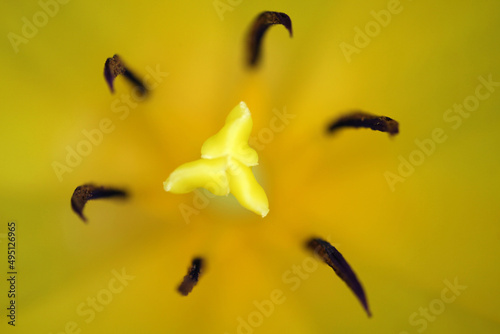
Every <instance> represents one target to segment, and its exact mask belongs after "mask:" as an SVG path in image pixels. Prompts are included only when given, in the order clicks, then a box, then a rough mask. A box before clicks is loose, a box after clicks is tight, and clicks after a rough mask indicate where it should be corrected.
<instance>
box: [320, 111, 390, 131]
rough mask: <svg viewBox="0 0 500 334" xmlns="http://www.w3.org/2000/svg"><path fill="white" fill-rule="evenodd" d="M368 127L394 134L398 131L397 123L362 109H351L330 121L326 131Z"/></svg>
mask: <svg viewBox="0 0 500 334" xmlns="http://www.w3.org/2000/svg"><path fill="white" fill-rule="evenodd" d="M345 127H350V128H369V129H372V130H376V131H382V132H387V133H389V135H391V136H394V135H396V134H398V133H399V123H398V122H397V121H395V120H393V119H392V118H389V117H386V116H375V115H371V114H369V113H366V112H364V111H353V112H351V113H350V114H347V115H344V116H342V117H340V118H339V119H337V120H335V121H334V122H332V123H331V124H330V125H329V126H328V129H327V131H328V132H329V133H333V132H336V131H337V130H338V129H340V128H345Z"/></svg>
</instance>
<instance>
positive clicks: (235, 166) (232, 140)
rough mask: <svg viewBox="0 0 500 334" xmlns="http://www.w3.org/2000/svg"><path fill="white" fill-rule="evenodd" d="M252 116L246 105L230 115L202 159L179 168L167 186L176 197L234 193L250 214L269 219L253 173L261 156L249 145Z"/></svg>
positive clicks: (263, 196)
mask: <svg viewBox="0 0 500 334" xmlns="http://www.w3.org/2000/svg"><path fill="white" fill-rule="evenodd" d="M252 125H253V121H252V115H251V114H250V110H249V109H248V107H247V105H246V104H245V102H240V103H239V104H238V105H237V106H236V107H234V109H233V110H232V111H231V112H230V113H229V115H228V116H227V118H226V123H225V124H224V126H223V127H222V129H221V130H220V131H219V132H218V133H216V134H215V135H213V136H212V137H210V138H208V139H207V140H206V141H205V142H204V143H203V146H202V147H201V159H199V160H196V161H191V162H188V163H185V164H182V165H181V166H179V167H177V168H176V169H175V170H174V171H173V172H172V173H171V174H170V176H169V177H168V178H167V180H166V181H165V182H164V183H163V187H164V189H165V191H169V192H172V193H174V194H183V193H188V192H191V191H193V190H195V189H197V188H205V189H207V190H208V191H210V192H212V193H213V194H214V195H217V196H226V195H228V194H229V193H232V194H233V195H234V197H236V199H237V200H238V202H239V203H240V204H241V205H242V206H243V207H245V208H247V209H248V210H250V211H252V212H255V213H256V214H258V215H261V216H262V217H265V216H266V215H267V213H268V212H269V202H268V200H267V196H266V193H265V192H264V189H262V187H261V186H260V185H259V183H258V182H257V180H256V179H255V176H254V175H253V173H252V169H251V167H252V166H256V165H258V160H259V157H258V155H257V152H256V151H255V150H254V149H253V148H251V147H250V146H249V145H248V139H249V137H250V133H251V131H252Z"/></svg>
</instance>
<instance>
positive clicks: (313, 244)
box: [306, 238, 371, 317]
mask: <svg viewBox="0 0 500 334" xmlns="http://www.w3.org/2000/svg"><path fill="white" fill-rule="evenodd" d="M306 246H307V248H309V249H310V250H312V251H313V252H314V253H315V254H316V255H317V256H319V257H320V258H321V259H322V260H323V261H324V262H325V263H326V264H327V265H329V266H330V267H331V268H332V269H333V270H334V271H335V273H336V274H337V276H338V277H340V279H341V280H343V281H344V282H345V283H346V284H347V286H348V287H349V288H350V289H351V291H352V292H354V294H355V295H356V297H357V298H358V300H359V301H360V302H361V304H362V305H363V308H364V309H365V311H366V313H367V314H368V316H369V317H371V312H370V309H369V308H368V301H367V300H366V296H365V291H364V290H363V287H362V286H361V282H360V281H359V280H358V278H357V277H356V274H355V273H354V271H353V270H352V269H351V266H349V263H347V261H346V260H345V259H344V257H343V256H342V254H340V252H339V251H338V250H337V249H336V248H335V247H333V246H332V245H330V243H328V242H327V241H325V240H323V239H320V238H312V239H310V240H309V241H308V242H307V243H306Z"/></svg>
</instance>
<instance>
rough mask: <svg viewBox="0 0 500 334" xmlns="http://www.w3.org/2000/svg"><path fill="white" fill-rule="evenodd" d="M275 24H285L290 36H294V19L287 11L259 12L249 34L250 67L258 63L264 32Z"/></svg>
mask: <svg viewBox="0 0 500 334" xmlns="http://www.w3.org/2000/svg"><path fill="white" fill-rule="evenodd" d="M274 24H281V25H283V26H284V27H285V28H286V29H287V30H288V32H289V33H290V37H292V36H293V31H292V20H291V19H290V17H289V16H288V15H286V14H285V13H279V12H262V13H261V14H259V16H257V18H256V19H255V20H254V22H253V24H252V27H251V29H250V33H249V35H248V41H247V43H248V44H247V48H248V50H247V52H248V65H249V66H250V67H254V66H256V65H257V64H258V62H259V59H260V49H261V44H262V38H263V37H264V33H265V32H266V31H267V29H268V28H269V27H270V26H272V25H274Z"/></svg>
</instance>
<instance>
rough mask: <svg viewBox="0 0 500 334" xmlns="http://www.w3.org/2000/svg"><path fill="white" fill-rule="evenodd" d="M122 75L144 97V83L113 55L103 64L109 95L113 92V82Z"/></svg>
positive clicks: (118, 57) (145, 89)
mask: <svg viewBox="0 0 500 334" xmlns="http://www.w3.org/2000/svg"><path fill="white" fill-rule="evenodd" d="M120 74H123V76H124V77H125V78H126V79H127V80H128V81H130V82H131V83H132V85H134V87H136V88H137V89H138V92H139V94H140V95H145V94H146V93H147V91H148V89H147V88H146V86H145V85H144V83H143V82H142V81H141V80H140V79H138V78H137V76H135V75H134V74H133V73H132V72H131V71H130V70H129V69H128V68H127V67H126V66H125V64H124V63H123V62H122V60H121V58H120V56H118V55H114V56H113V58H108V59H106V63H105V64H104V78H105V79H106V82H107V83H108V86H109V89H110V90H111V93H114V92H115V89H114V87H113V82H114V80H115V78H116V77H117V76H119V75H120Z"/></svg>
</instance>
